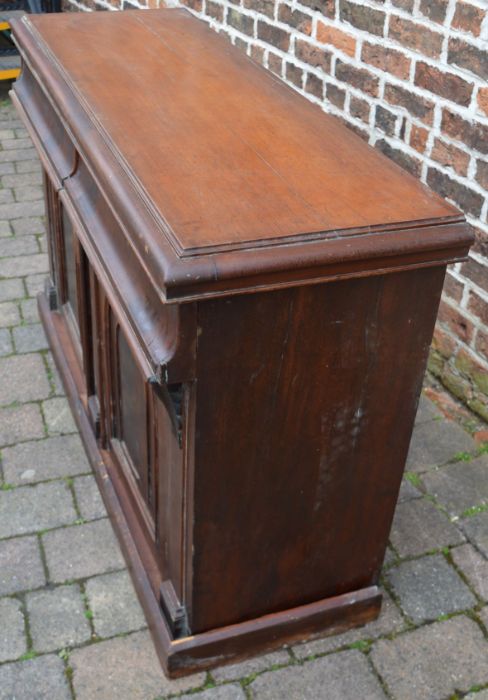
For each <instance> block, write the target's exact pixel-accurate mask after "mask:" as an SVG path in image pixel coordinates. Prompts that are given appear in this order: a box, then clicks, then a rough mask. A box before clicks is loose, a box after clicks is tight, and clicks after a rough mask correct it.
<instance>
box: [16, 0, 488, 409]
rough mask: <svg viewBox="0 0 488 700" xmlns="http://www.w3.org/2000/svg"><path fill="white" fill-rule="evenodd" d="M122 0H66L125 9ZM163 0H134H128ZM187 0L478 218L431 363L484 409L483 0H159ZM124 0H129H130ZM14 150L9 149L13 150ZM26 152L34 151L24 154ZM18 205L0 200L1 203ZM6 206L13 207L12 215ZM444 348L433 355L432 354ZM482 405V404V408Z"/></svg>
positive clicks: (487, 114) (173, 1)
mask: <svg viewBox="0 0 488 700" xmlns="http://www.w3.org/2000/svg"><path fill="white" fill-rule="evenodd" d="M125 1H126V0H65V3H66V7H67V9H104V8H105V9H112V10H113V9H124V7H125V6H126V5H124V2H125ZM164 4H165V3H164V0H131V4H130V7H134V6H137V7H158V6H163V5H164ZM166 4H167V5H175V6H186V7H188V8H189V9H190V11H191V12H193V13H194V14H195V15H197V16H198V17H200V18H201V19H202V20H204V21H205V22H207V23H208V24H209V25H210V26H211V27H212V29H214V30H216V31H218V32H219V33H221V34H226V35H227V36H228V37H229V39H230V41H231V42H232V43H234V44H236V45H237V46H239V48H241V49H242V50H244V51H246V52H247V53H248V55H250V56H251V57H252V58H253V59H254V60H255V61H257V62H259V63H262V64H263V65H264V66H265V67H266V68H268V69H269V70H271V71H272V72H273V73H275V74H276V75H278V76H280V77H281V78H282V80H283V81H284V82H286V83H288V84H289V85H290V86H291V87H293V88H294V89H296V90H297V91H298V92H300V93H301V94H303V95H304V96H305V97H306V98H307V99H309V100H311V101H312V102H314V103H316V104H318V105H320V106H321V107H322V108H323V109H324V111H326V112H330V113H331V114H333V115H335V116H337V117H338V118H340V119H341V120H343V121H344V122H345V123H346V124H347V125H348V126H349V127H350V128H351V129H353V130H354V131H355V132H356V133H357V134H359V135H360V136H361V137H362V138H364V139H365V140H368V141H369V143H370V144H371V145H372V146H375V147H377V148H378V149H380V150H381V151H382V152H383V153H385V154H386V155H387V156H388V157H390V158H392V159H393V160H395V161H396V162H397V163H398V164H399V165H401V166H402V167H404V168H406V169H407V170H408V171H410V172H411V173H413V174H414V175H415V176H416V177H419V178H420V179H421V180H422V182H425V183H426V184H428V185H429V186H430V187H432V188H433V189H435V190H436V191H437V192H439V193H440V194H442V196H444V197H447V198H448V199H449V200H451V201H452V202H453V203H454V204H456V205H457V206H458V207H459V208H461V209H462V210H463V211H464V213H465V214H466V216H467V219H468V221H469V222H470V223H471V224H472V225H473V226H474V227H475V231H476V245H475V247H474V248H473V251H472V253H471V258H470V263H469V264H463V265H461V264H458V265H455V266H453V267H452V270H451V271H450V273H449V275H448V277H447V281H446V287H445V290H444V298H443V299H444V300H443V304H442V307H441V311H440V314H439V320H438V324H437V331H436V334H437V335H439V334H447V335H448V336H449V338H450V341H451V343H450V346H451V352H450V354H448V355H447V356H440V355H439V354H438V352H437V351H436V350H435V349H434V350H433V361H432V362H431V369H432V371H434V372H435V373H436V375H437V376H438V377H439V378H440V379H441V380H443V381H444V380H445V381H446V384H447V385H448V386H452V385H453V381H454V380H453V377H454V378H455V382H458V380H459V381H461V380H462V381H463V382H465V383H466V390H465V392H464V393H465V394H466V395H470V396H471V397H474V398H472V400H471V404H472V407H473V408H474V409H475V410H478V411H479V412H480V413H481V415H484V416H485V417H487V416H488V397H486V396H482V395H480V391H479V387H477V386H476V383H475V381H474V378H471V377H469V376H467V375H466V373H464V374H463V375H462V374H461V372H460V371H459V369H458V367H457V365H456V357H457V356H458V355H459V353H460V352H467V353H469V354H470V356H472V357H473V358H474V359H476V361H477V362H479V363H480V364H481V365H482V366H483V367H484V368H486V369H487V370H488V359H487V357H486V346H487V342H486V339H487V338H488V327H487V321H486V318H487V311H486V308H487V305H488V288H487V285H488V283H487V279H488V262H487V254H488V218H487V217H488V202H487V192H488V87H487V79H488V50H487V40H488V6H487V4H486V1H485V0H233V1H230V0H166ZM127 7H129V6H128V5H127ZM12 157H15V158H17V157H18V154H15V155H13V156H12ZM26 157H31V156H27V155H26ZM12 206H14V207H15V206H16V205H15V204H14V205H12V204H10V205H9V204H5V205H4V207H12ZM9 215H10V214H9ZM439 358H441V361H440V360H439ZM479 406H481V408H479Z"/></svg>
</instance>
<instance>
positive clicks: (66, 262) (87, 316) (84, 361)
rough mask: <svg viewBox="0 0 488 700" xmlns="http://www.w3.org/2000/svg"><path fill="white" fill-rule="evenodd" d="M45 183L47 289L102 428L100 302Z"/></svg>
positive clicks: (81, 252) (84, 395)
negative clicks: (98, 386) (98, 372)
mask: <svg viewBox="0 0 488 700" xmlns="http://www.w3.org/2000/svg"><path fill="white" fill-rule="evenodd" d="M44 186H45V196H46V207H47V214H48V252H49V261H50V282H49V284H48V289H47V292H48V294H49V296H50V306H51V308H52V309H53V310H54V309H56V310H57V311H58V313H60V314H61V315H62V316H63V317H64V319H65V321H66V326H67V328H68V329H69V332H70V339H71V343H72V346H73V348H74V351H75V352H74V354H75V356H76V357H77V360H78V364H79V370H80V372H79V377H81V383H82V386H80V387H79V390H80V396H81V399H82V401H83V403H84V404H85V407H86V408H87V409H89V413H90V416H91V417H92V425H93V427H94V430H95V431H98V423H99V419H98V412H99V408H98V405H99V402H98V397H97V395H96V394H97V391H96V379H95V371H96V369H97V337H98V331H97V329H96V327H94V321H95V319H94V313H95V306H96V304H95V300H94V299H92V297H93V296H94V295H95V292H96V288H95V286H94V284H93V274H92V273H91V270H90V265H89V262H88V258H87V256H86V253H85V251H84V249H83V247H82V245H81V243H80V241H79V237H78V235H77V232H76V227H75V226H74V225H73V222H72V221H71V219H70V217H69V216H68V214H67V212H66V210H65V209H64V207H63V206H62V204H61V202H60V200H59V195H58V193H57V191H56V190H55V188H54V186H53V185H52V183H51V182H50V180H49V178H48V177H47V175H44Z"/></svg>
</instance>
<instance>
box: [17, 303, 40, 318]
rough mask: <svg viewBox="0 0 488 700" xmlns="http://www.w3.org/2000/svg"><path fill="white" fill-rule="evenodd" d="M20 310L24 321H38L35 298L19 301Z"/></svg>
mask: <svg viewBox="0 0 488 700" xmlns="http://www.w3.org/2000/svg"><path fill="white" fill-rule="evenodd" d="M20 312H21V314H22V318H23V320H24V321H25V323H39V311H38V308H37V299H24V301H21V302H20Z"/></svg>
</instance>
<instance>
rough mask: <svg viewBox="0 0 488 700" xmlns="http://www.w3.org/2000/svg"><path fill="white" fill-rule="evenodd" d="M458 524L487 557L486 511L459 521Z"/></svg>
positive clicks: (487, 514) (487, 519)
mask: <svg viewBox="0 0 488 700" xmlns="http://www.w3.org/2000/svg"><path fill="white" fill-rule="evenodd" d="M459 525H460V527H461V528H462V530H463V531H464V533H465V534H466V536H467V537H468V539H469V540H470V541H471V542H474V544H475V545H476V546H477V547H478V549H479V550H480V551H481V552H483V554H484V555H485V557H486V558H487V559H488V511H486V512H484V513H478V515H472V516H470V517H469V518H464V519H463V520H460V521H459Z"/></svg>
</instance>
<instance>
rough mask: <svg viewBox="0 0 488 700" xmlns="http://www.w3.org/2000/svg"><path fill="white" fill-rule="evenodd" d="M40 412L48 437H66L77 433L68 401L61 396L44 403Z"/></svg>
mask: <svg viewBox="0 0 488 700" xmlns="http://www.w3.org/2000/svg"><path fill="white" fill-rule="evenodd" d="M42 410H43V411H44V417H45V419H46V425H47V430H48V433H49V435H66V434H67V433H76V432H78V431H77V428H76V424H75V421H74V419H73V415H72V413H71V409H70V407H69V403H68V400H67V399H65V398H64V397H63V396H59V397H55V398H52V399H48V400H47V401H44V402H43V404H42Z"/></svg>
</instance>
